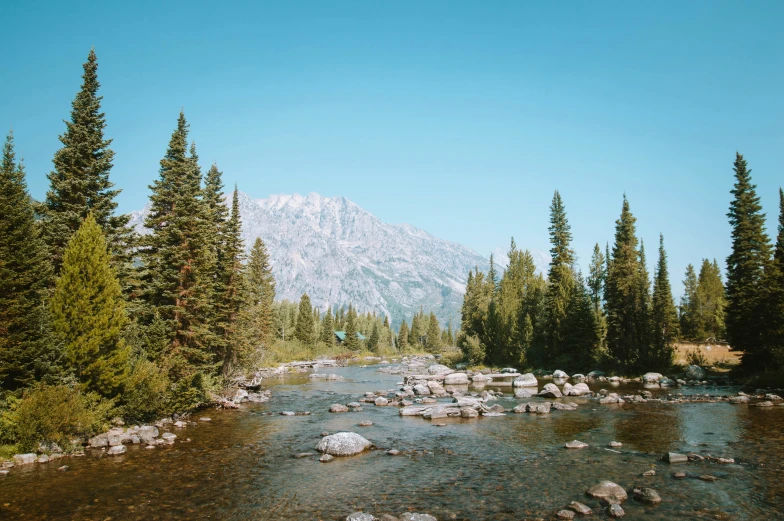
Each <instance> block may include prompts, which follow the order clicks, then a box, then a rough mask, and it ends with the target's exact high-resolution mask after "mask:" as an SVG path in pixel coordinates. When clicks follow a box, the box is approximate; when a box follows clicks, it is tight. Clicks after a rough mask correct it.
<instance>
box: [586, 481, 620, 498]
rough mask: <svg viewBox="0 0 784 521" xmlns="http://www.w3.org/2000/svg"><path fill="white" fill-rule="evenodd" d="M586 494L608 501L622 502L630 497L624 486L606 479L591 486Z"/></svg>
mask: <svg viewBox="0 0 784 521" xmlns="http://www.w3.org/2000/svg"><path fill="white" fill-rule="evenodd" d="M586 494H588V495H589V496H591V497H595V498H596V499H601V500H603V501H607V502H608V503H620V502H622V501H624V500H625V499H626V498H627V497H628V496H627V495H626V491H625V490H624V489H623V487H621V486H620V485H617V484H616V483H613V482H612V481H606V480H605V481H601V482H599V483H598V484H596V485H594V486H592V487H591V488H589V489H588V490H587V491H586Z"/></svg>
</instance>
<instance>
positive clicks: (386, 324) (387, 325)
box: [384, 315, 389, 329]
mask: <svg viewBox="0 0 784 521" xmlns="http://www.w3.org/2000/svg"><path fill="white" fill-rule="evenodd" d="M384 327H385V328H386V329H389V315H384Z"/></svg>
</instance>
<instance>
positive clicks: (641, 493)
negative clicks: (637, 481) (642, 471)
mask: <svg viewBox="0 0 784 521" xmlns="http://www.w3.org/2000/svg"><path fill="white" fill-rule="evenodd" d="M634 499H636V500H637V501H641V502H643V503H649V504H652V505H654V504H656V503H661V496H659V493H658V492H656V491H655V490H653V489H652V488H636V489H634Z"/></svg>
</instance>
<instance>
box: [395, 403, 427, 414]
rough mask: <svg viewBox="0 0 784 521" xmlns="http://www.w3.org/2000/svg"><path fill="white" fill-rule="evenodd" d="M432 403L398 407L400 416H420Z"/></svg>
mask: <svg viewBox="0 0 784 521" xmlns="http://www.w3.org/2000/svg"><path fill="white" fill-rule="evenodd" d="M430 408H432V405H407V406H405V407H401V408H400V409H398V414H399V415H400V416H422V415H423V414H424V413H425V411H426V410H428V409H430Z"/></svg>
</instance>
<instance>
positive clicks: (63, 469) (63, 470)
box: [57, 465, 71, 472]
mask: <svg viewBox="0 0 784 521" xmlns="http://www.w3.org/2000/svg"><path fill="white" fill-rule="evenodd" d="M70 468H71V467H69V466H68V465H63V466H62V467H59V468H58V469H57V470H59V471H60V472H67V471H68V469H70Z"/></svg>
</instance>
